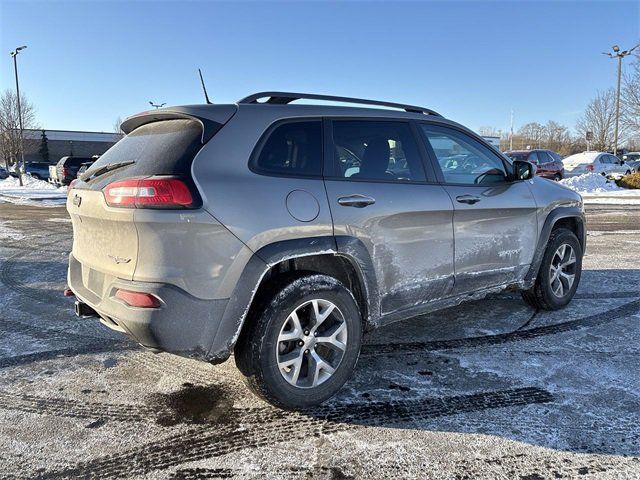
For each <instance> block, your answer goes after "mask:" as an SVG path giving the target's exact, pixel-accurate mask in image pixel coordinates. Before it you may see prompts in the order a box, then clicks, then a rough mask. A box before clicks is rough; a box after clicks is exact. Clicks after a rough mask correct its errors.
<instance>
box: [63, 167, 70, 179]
mask: <svg viewBox="0 0 640 480" xmlns="http://www.w3.org/2000/svg"><path fill="white" fill-rule="evenodd" d="M68 174H69V170H67V167H62V178H66V176H67V175H68Z"/></svg>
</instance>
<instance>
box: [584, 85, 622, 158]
mask: <svg viewBox="0 0 640 480" xmlns="http://www.w3.org/2000/svg"><path fill="white" fill-rule="evenodd" d="M615 121H616V92H615V90H614V89H613V88H610V89H609V90H605V91H604V92H598V94H597V95H596V96H595V98H594V99H593V100H591V102H589V105H587V108H586V110H585V111H584V114H583V115H582V117H581V118H580V119H579V120H578V122H577V123H576V131H577V132H578V134H579V135H580V136H581V137H582V138H584V137H585V135H586V133H587V132H593V141H592V147H593V148H594V149H595V150H599V151H605V150H609V149H610V148H611V146H612V145H613V137H614V129H615ZM623 131H624V129H622V130H621V132H620V134H619V138H621V139H622V138H623V137H624V135H623Z"/></svg>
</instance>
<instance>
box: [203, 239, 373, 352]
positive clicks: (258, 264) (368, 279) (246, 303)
mask: <svg viewBox="0 0 640 480" xmlns="http://www.w3.org/2000/svg"><path fill="white" fill-rule="evenodd" d="M315 255H334V256H341V257H344V258H346V259H347V260H348V261H349V262H350V263H351V265H352V266H353V267H354V269H355V271H356V272H357V275H358V277H359V278H358V281H359V282H360V285H362V286H363V289H364V292H363V293H364V297H365V302H366V306H367V314H366V315H365V317H366V318H365V321H366V323H367V324H375V322H376V320H377V319H378V318H379V315H380V302H379V296H378V288H377V283H376V278H375V271H374V269H373V262H372V260H371V256H370V255H369V252H368V250H367V248H366V247H365V245H364V244H363V243H362V242H361V241H360V240H358V239H357V238H354V237H349V236H336V237H334V236H330V237H309V238H299V239H292V240H283V241H279V242H275V243H272V244H269V245H266V246H264V247H262V248H261V249H260V250H258V251H257V252H255V253H254V254H253V255H252V256H251V258H250V259H249V261H248V262H247V264H246V266H245V268H244V270H243V271H242V274H241V276H240V279H239V281H238V283H237V285H236V287H235V289H234V291H233V294H232V295H231V297H230V298H229V302H228V303H227V306H226V308H225V310H224V314H223V315H222V318H221V319H220V323H219V325H218V327H217V329H216V332H215V333H214V335H213V339H212V342H211V347H210V348H209V352H208V354H207V358H208V359H209V360H210V361H211V362H214V363H220V362H222V361H224V360H226V359H227V358H229V356H230V355H231V353H232V352H233V348H234V346H235V344H236V342H237V340H238V338H239V336H240V333H241V332H242V327H243V326H244V322H245V319H246V317H247V314H248V313H249V309H250V307H251V304H252V303H253V300H254V297H255V295H256V293H257V291H258V288H259V287H260V285H261V283H262V280H263V278H264V276H265V275H266V274H267V272H268V271H269V270H270V269H271V268H272V267H273V266H274V265H277V264H278V263H280V262H283V261H285V260H292V259H295V258H301V257H308V256H315Z"/></svg>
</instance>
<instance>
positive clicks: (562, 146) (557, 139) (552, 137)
mask: <svg viewBox="0 0 640 480" xmlns="http://www.w3.org/2000/svg"><path fill="white" fill-rule="evenodd" d="M542 136H543V140H542V143H543V146H544V147H545V148H548V149H549V150H553V151H554V152H558V153H560V154H562V155H568V154H570V152H571V147H572V143H573V142H572V139H571V134H570V133H569V129H568V128H567V127H565V126H564V125H561V124H559V123H558V122H554V121H553V120H549V121H548V122H547V123H546V125H545V126H544V128H543V132H542Z"/></svg>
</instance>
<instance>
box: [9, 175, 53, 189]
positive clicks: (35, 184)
mask: <svg viewBox="0 0 640 480" xmlns="http://www.w3.org/2000/svg"><path fill="white" fill-rule="evenodd" d="M22 183H23V186H22V187H20V181H19V180H18V179H17V178H13V177H8V178H5V179H4V180H0V190H15V189H25V190H58V188H57V187H55V186H54V185H52V184H50V183H49V182H45V181H44V180H38V179H37V178H33V177H32V176H31V175H24V176H23V177H22Z"/></svg>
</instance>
